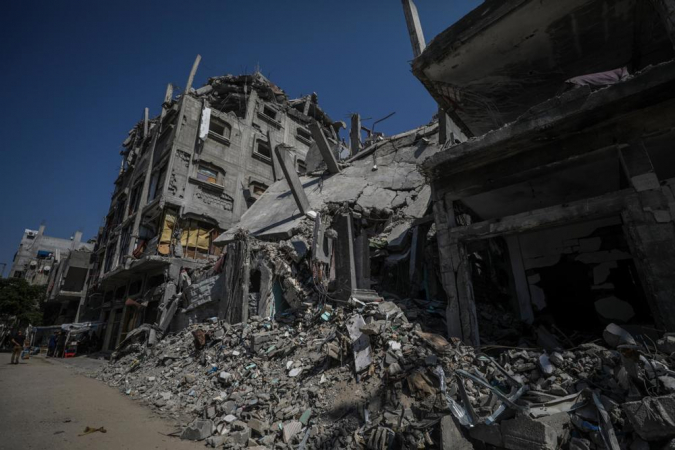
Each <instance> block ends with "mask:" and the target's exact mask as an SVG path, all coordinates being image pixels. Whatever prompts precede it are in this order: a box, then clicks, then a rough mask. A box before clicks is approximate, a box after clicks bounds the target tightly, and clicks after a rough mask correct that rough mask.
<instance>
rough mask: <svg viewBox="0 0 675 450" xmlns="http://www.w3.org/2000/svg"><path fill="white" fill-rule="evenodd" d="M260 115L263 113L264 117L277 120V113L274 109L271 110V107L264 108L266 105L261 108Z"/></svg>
mask: <svg viewBox="0 0 675 450" xmlns="http://www.w3.org/2000/svg"><path fill="white" fill-rule="evenodd" d="M262 113H263V114H264V115H266V116H267V117H269V118H271V119H274V120H277V114H278V112H277V110H276V109H274V108H272V107H270V106H266V105H265V106H263V110H262Z"/></svg>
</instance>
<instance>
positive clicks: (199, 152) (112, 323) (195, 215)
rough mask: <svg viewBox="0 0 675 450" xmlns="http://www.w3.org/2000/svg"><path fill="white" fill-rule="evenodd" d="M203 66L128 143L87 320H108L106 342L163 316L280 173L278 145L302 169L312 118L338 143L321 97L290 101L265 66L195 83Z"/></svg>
mask: <svg viewBox="0 0 675 450" xmlns="http://www.w3.org/2000/svg"><path fill="white" fill-rule="evenodd" d="M198 63H199V58H198V59H197V61H196V62H195V65H194V67H193V69H192V72H191V73H190V76H189V80H188V82H187V87H186V89H185V90H184V92H183V93H182V95H180V96H178V97H174V95H173V87H172V86H171V85H169V86H168V88H167V91H166V96H165V99H164V102H163V104H162V109H161V113H160V114H159V116H157V117H154V118H150V117H149V114H148V110H147V109H146V110H145V115H144V119H143V120H142V121H140V122H139V123H138V124H136V126H135V127H134V128H133V129H132V130H131V131H130V132H129V136H128V138H127V139H126V140H125V141H124V144H123V146H124V150H123V151H122V152H121V154H122V167H121V169H120V173H119V176H118V178H117V180H116V181H115V190H114V192H113V194H112V199H111V202H110V210H109V213H108V215H107V216H106V219H105V225H104V227H103V228H102V229H101V231H100V233H99V236H98V241H97V244H96V249H95V254H96V260H97V262H96V265H95V268H94V272H93V274H92V276H91V277H90V281H89V285H90V286H89V292H90V294H89V300H88V302H87V319H88V320H101V321H104V322H106V323H107V324H108V325H107V328H106V331H105V333H106V334H105V337H104V349H114V348H115V346H116V345H117V343H118V342H120V341H121V340H123V339H124V338H125V336H126V334H127V333H128V332H129V331H131V330H133V329H134V328H136V327H137V326H138V325H140V324H143V323H146V324H153V323H155V322H157V321H159V319H160V316H158V313H157V311H158V310H159V309H160V307H162V308H163V307H165V306H166V304H167V303H168V302H169V300H172V299H173V298H174V297H175V296H176V294H177V292H178V293H180V290H181V282H180V280H181V279H185V278H186V277H189V275H188V274H191V273H192V272H193V271H196V272H198V271H199V270H200V268H202V267H203V266H205V265H208V264H209V263H213V262H215V261H216V260H218V258H219V257H220V255H221V249H220V248H219V247H217V246H216V245H214V240H215V238H216V237H217V236H218V235H219V234H220V233H222V232H223V231H224V230H227V229H229V228H230V227H231V226H232V225H233V224H234V223H236V222H237V221H238V220H239V218H240V216H241V215H242V214H243V213H244V212H245V211H246V210H247V208H249V207H250V206H251V205H252V204H254V203H255V202H256V200H257V199H258V198H259V197H260V195H261V194H262V193H263V192H265V190H266V189H267V188H268V186H270V185H271V184H273V183H274V182H275V180H278V179H280V177H281V176H282V175H281V168H280V166H279V163H278V161H277V159H276V158H275V156H274V154H273V152H272V149H274V148H275V147H276V146H277V145H278V144H283V145H286V146H289V148H290V147H292V151H289V152H287V156H288V158H289V160H290V161H291V164H292V165H293V170H294V171H296V170H297V171H298V172H300V173H303V172H304V171H305V170H306V169H305V164H306V163H305V158H306V154H307V152H308V150H309V149H310V147H311V146H312V145H313V138H312V135H311V132H310V130H309V126H310V125H311V124H315V125H314V126H316V127H319V128H320V129H322V130H323V131H324V132H325V133H326V135H328V139H329V141H330V142H331V143H332V145H334V146H336V145H338V135H337V131H339V129H340V128H341V127H342V126H344V125H343V124H341V123H339V122H338V123H334V122H332V121H331V119H330V118H329V117H328V116H327V115H326V114H325V113H324V112H323V111H322V109H321V108H320V107H319V106H318V103H317V96H316V94H312V95H308V96H305V97H303V98H300V99H295V100H290V99H288V97H287V96H286V94H285V93H284V92H283V91H282V90H281V89H280V88H278V87H277V86H276V85H274V84H273V83H272V82H270V81H269V80H267V79H266V78H265V77H264V76H263V75H262V74H260V73H254V74H252V75H242V76H232V75H226V76H221V77H215V78H210V79H209V80H208V82H207V84H206V85H204V86H203V87H201V88H199V89H196V90H195V89H193V88H192V87H191V86H192V80H193V78H194V75H195V72H196V69H197V66H198ZM165 326H168V324H165Z"/></svg>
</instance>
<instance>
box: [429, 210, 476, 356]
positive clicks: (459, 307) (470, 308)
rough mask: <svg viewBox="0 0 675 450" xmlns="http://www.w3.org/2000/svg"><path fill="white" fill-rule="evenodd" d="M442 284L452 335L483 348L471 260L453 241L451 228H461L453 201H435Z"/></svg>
mask: <svg viewBox="0 0 675 450" xmlns="http://www.w3.org/2000/svg"><path fill="white" fill-rule="evenodd" d="M434 218H435V221H436V229H437V235H436V236H437V239H438V253H439V259H440V269H441V282H442V284H443V289H444V290H445V293H446V295H447V296H448V304H447V307H446V312H445V313H446V322H447V327H448V336H450V337H458V338H460V339H462V341H464V343H466V344H467V345H480V337H479V334H478V318H477V315H476V304H475V302H474V296H473V286H472V284H471V274H470V272H469V260H468V258H467V255H466V249H465V248H464V245H463V244H462V243H457V242H452V241H451V240H450V233H449V229H450V228H454V227H456V226H457V223H456V221H455V214H454V208H453V205H452V202H448V204H447V205H446V202H445V199H444V198H442V197H441V198H435V199H434Z"/></svg>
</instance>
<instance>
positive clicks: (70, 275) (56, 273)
mask: <svg viewBox="0 0 675 450" xmlns="http://www.w3.org/2000/svg"><path fill="white" fill-rule="evenodd" d="M92 249H93V243H90V244H89V246H88V247H87V248H81V249H79V250H71V251H70V253H69V254H68V256H66V257H65V258H63V259H61V260H60V261H56V262H55V263H54V266H53V267H52V270H51V271H50V274H49V279H48V281H47V292H46V297H45V314H44V315H45V317H44V320H45V322H47V323H51V324H56V325H57V324H63V323H73V322H79V320H80V316H81V314H82V313H83V312H84V310H83V307H84V305H85V301H86V297H87V281H88V278H89V274H90V271H91V268H92V266H93V261H92V259H93V258H92V256H93V253H92Z"/></svg>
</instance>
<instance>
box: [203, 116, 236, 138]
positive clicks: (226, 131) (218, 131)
mask: <svg viewBox="0 0 675 450" xmlns="http://www.w3.org/2000/svg"><path fill="white" fill-rule="evenodd" d="M209 133H211V134H213V135H215V136H216V137H223V138H225V139H230V135H231V134H232V127H231V126H230V124H229V123H227V122H225V121H224V120H221V119H219V118H217V117H213V116H211V121H210V122H209Z"/></svg>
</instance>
